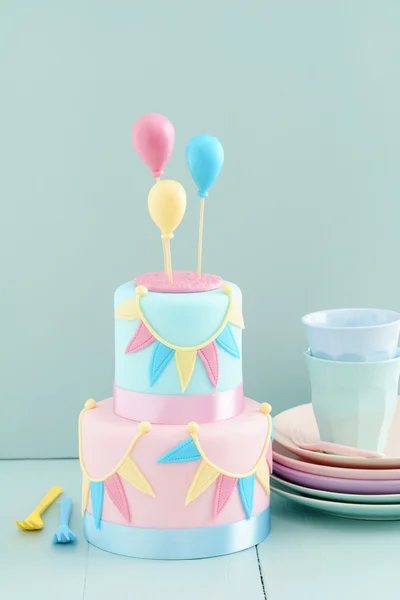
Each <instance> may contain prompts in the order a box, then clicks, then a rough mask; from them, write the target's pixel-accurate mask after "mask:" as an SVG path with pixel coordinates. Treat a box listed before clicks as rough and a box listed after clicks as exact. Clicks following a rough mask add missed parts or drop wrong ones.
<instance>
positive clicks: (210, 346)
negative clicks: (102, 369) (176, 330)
mask: <svg viewBox="0 0 400 600" xmlns="http://www.w3.org/2000/svg"><path fill="white" fill-rule="evenodd" d="M139 288H140V290H139ZM223 291H224V293H226V294H228V295H229V297H230V303H229V307H228V310H227V313H226V315H225V318H224V321H223V323H222V324H221V327H220V329H219V330H218V331H217V332H216V334H215V335H214V336H213V337H212V338H211V339H210V340H207V341H206V342H205V343H204V344H199V345H198V346H195V347H193V348H184V347H179V346H174V345H173V344H169V343H168V342H167V341H166V340H163V339H162V338H161V337H160V336H159V335H158V334H157V333H156V332H155V331H154V330H153V328H152V327H151V325H150V323H149V322H148V321H147V319H146V318H145V316H144V314H143V312H142V310H141V308H140V298H141V296H143V295H146V293H147V290H146V288H143V286H138V287H137V288H136V293H137V295H136V297H135V298H130V299H129V300H126V301H125V302H123V303H122V304H120V305H119V306H118V308H117V310H116V313H115V316H116V318H117V319H125V320H131V321H132V320H133V321H134V320H139V325H138V327H137V328H136V331H135V333H134V335H133V337H132V339H131V340H130V341H129V343H128V345H127V347H126V349H125V354H134V353H135V352H139V351H140V350H143V349H144V348H147V347H148V346H150V345H151V344H154V343H155V346H154V350H153V353H152V357H151V361H150V367H149V381H150V385H151V386H153V385H154V384H155V383H156V381H157V380H158V379H159V377H160V376H161V374H162V373H163V371H164V370H165V368H166V367H167V365H168V364H169V362H170V361H171V359H172V358H173V356H174V355H175V363H176V368H177V371H178V376H179V381H180V384H181V388H182V391H185V390H186V388H187V386H188V385H189V383H190V380H191V377H192V375H193V372H194V368H195V363H196V357H197V356H199V358H200V360H201V361H202V363H203V365H204V368H205V370H206V373H207V375H208V378H209V380H210V382H211V384H212V385H213V387H215V388H216V387H217V385H218V379H219V362H218V351H217V344H218V346H219V347H220V348H222V349H223V350H224V351H225V352H227V353H228V354H230V355H231V356H233V357H234V358H240V351H239V348H238V345H237V342H236V338H235V335H234V333H233V331H232V328H231V327H230V325H229V323H231V324H232V325H235V326H236V327H239V328H240V329H243V328H244V322H243V316H242V311H241V309H240V307H239V305H238V303H237V301H236V299H235V298H234V297H233V295H232V290H231V289H230V287H229V286H228V285H225V287H224V288H223Z"/></svg>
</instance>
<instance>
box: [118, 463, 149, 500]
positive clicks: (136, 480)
mask: <svg viewBox="0 0 400 600" xmlns="http://www.w3.org/2000/svg"><path fill="white" fill-rule="evenodd" d="M118 474H119V475H120V476H121V477H122V479H125V481H127V482H128V483H130V484H131V485H132V486H133V487H134V488H136V489H137V490H138V491H139V492H142V494H146V495H147V496H153V497H154V496H155V493H154V492H153V488H152V487H151V485H150V484H149V482H148V481H147V479H146V477H145V476H144V475H143V473H142V471H141V470H140V469H139V467H138V466H137V464H136V463H135V461H133V460H132V459H131V457H130V456H128V457H127V458H126V459H125V460H124V462H123V463H122V465H121V466H120V468H119V469H118Z"/></svg>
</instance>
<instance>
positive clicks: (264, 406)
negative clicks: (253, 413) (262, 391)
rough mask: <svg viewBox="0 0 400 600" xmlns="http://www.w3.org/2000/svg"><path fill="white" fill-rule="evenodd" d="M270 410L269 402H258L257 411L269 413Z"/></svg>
mask: <svg viewBox="0 0 400 600" xmlns="http://www.w3.org/2000/svg"><path fill="white" fill-rule="evenodd" d="M271 410H272V406H271V405H270V404H268V402H263V403H262V404H260V408H259V411H260V413H262V414H263V415H269V413H270V412H271Z"/></svg>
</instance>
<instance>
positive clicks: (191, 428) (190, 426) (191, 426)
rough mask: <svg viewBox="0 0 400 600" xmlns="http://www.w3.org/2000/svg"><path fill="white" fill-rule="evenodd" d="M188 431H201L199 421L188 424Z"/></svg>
mask: <svg viewBox="0 0 400 600" xmlns="http://www.w3.org/2000/svg"><path fill="white" fill-rule="evenodd" d="M188 432H189V433H198V432H199V426H198V425H197V423H195V422H194V421H192V422H191V423H189V424H188Z"/></svg>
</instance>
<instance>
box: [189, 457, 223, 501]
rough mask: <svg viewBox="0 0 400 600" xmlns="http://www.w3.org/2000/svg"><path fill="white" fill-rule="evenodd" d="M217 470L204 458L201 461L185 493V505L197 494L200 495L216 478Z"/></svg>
mask: <svg viewBox="0 0 400 600" xmlns="http://www.w3.org/2000/svg"><path fill="white" fill-rule="evenodd" d="M218 475H219V472H218V471H216V470H215V469H214V468H213V467H210V466H209V465H208V464H207V463H206V462H205V461H204V460H202V461H201V463H200V466H199V468H198V469H197V471H196V474H195V476H194V477H193V481H192V483H191V484H190V488H189V490H188V493H187V495H186V501H185V505H187V504H190V502H193V500H195V499H196V498H198V496H201V494H202V493H203V492H205V490H206V489H207V488H208V487H210V485H211V484H212V483H214V481H215V480H216V479H217V477H218Z"/></svg>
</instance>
